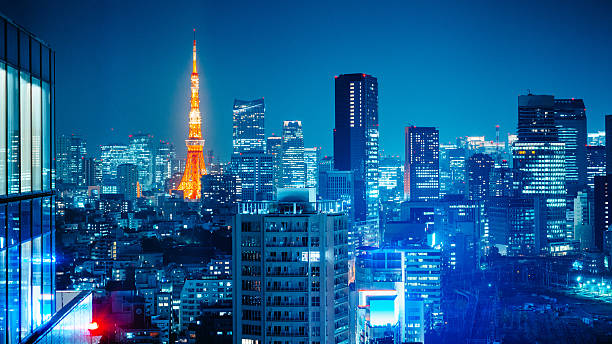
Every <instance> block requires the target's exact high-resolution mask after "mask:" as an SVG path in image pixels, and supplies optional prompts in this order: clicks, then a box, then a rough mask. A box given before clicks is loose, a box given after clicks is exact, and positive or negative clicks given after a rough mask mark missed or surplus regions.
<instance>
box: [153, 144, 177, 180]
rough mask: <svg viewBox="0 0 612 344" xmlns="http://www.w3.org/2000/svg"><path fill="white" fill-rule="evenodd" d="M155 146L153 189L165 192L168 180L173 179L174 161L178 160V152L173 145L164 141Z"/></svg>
mask: <svg viewBox="0 0 612 344" xmlns="http://www.w3.org/2000/svg"><path fill="white" fill-rule="evenodd" d="M155 146H156V147H155V153H154V164H153V187H154V188H156V189H157V190H163V189H164V187H165V184H166V180H168V179H170V178H172V161H173V160H174V159H176V151H175V149H174V145H173V144H172V143H170V142H166V141H162V140H159V142H157V143H156V144H155Z"/></svg>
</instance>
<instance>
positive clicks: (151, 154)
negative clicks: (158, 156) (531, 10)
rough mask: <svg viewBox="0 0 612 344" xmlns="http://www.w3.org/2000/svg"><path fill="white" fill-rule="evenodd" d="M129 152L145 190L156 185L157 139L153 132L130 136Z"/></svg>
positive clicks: (139, 180)
mask: <svg viewBox="0 0 612 344" xmlns="http://www.w3.org/2000/svg"><path fill="white" fill-rule="evenodd" d="M128 150H129V154H130V155H132V161H134V165H136V167H137V168H138V182H139V183H140V186H141V187H142V188H143V189H144V190H151V189H152V188H153V186H154V181H155V178H154V173H153V172H154V164H155V141H154V140H153V135H151V134H142V133H138V134H133V135H130V136H129V145H128Z"/></svg>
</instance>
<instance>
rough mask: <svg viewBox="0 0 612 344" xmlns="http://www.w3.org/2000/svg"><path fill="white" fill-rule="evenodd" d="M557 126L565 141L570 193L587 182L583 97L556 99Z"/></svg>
mask: <svg viewBox="0 0 612 344" xmlns="http://www.w3.org/2000/svg"><path fill="white" fill-rule="evenodd" d="M555 127H556V128H557V133H558V137H559V142H563V143H565V179H566V183H567V189H568V192H569V193H570V195H575V194H576V192H577V191H578V189H582V188H583V187H584V186H585V185H586V184H587V169H586V168H585V166H586V145H587V118H586V108H585V106H584V102H583V101H582V99H573V98H572V99H555Z"/></svg>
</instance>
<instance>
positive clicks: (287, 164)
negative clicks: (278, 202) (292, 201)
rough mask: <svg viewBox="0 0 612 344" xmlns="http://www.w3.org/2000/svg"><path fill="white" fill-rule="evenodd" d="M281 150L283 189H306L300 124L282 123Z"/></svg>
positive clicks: (298, 122) (292, 122) (302, 136)
mask: <svg viewBox="0 0 612 344" xmlns="http://www.w3.org/2000/svg"><path fill="white" fill-rule="evenodd" d="M281 150H282V153H281V161H282V169H283V175H282V179H281V180H282V182H281V184H282V186H283V187H285V188H303V187H306V161H305V160H304V134H303V133H302V122H300V121H284V122H283V144H282V146H281Z"/></svg>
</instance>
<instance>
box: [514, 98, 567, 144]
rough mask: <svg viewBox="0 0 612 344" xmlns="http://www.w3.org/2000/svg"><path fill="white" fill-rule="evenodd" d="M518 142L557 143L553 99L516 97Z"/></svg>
mask: <svg viewBox="0 0 612 344" xmlns="http://www.w3.org/2000/svg"><path fill="white" fill-rule="evenodd" d="M518 140H519V141H530V142H557V141H558V134H557V128H556V127H555V97H554V96H543V95H533V94H531V93H530V94H528V95H521V96H519V97H518Z"/></svg>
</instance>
